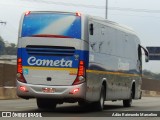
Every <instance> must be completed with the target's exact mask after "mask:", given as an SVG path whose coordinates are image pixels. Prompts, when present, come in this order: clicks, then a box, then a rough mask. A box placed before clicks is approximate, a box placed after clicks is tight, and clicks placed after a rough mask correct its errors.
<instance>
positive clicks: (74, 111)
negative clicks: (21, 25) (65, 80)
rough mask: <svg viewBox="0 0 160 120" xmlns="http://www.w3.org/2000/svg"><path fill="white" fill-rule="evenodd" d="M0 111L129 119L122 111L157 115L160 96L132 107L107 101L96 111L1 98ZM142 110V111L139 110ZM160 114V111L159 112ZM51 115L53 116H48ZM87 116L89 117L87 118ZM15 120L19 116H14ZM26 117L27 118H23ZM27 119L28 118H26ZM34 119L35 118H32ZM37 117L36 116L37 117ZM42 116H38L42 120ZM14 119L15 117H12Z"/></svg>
mask: <svg viewBox="0 0 160 120" xmlns="http://www.w3.org/2000/svg"><path fill="white" fill-rule="evenodd" d="M0 111H2V112H4V111H9V112H10V111H12V113H13V112H18V113H21V114H26V112H27V115H28V113H39V114H38V115H42V117H44V116H47V119H53V117H54V118H55V119H56V118H57V119H62V120H63V119H64V120H70V117H71V118H72V120H74V119H75V120H77V119H78V120H81V119H83V120H85V119H87V120H91V119H92V120H93V119H98V120H101V119H105V120H106V117H107V118H112V119H114V120H121V119H126V120H128V117H121V116H122V113H125V115H128V114H131V115H134V116H136V115H137V114H138V115H140V113H142V114H147V115H148V114H149V115H153V116H154V114H155V115H156V114H157V113H156V112H157V111H160V98H158V97H143V98H142V99H141V100H134V101H133V105H132V107H129V108H124V107H123V106H122V101H118V102H110V101H106V102H105V108H104V110H103V111H101V112H100V111H95V110H93V109H90V108H87V109H86V110H83V109H82V108H80V107H79V106H78V104H77V103H74V104H68V103H65V104H62V105H58V106H57V108H56V109H55V110H54V111H53V110H39V109H38V108H37V105H36V100H35V99H31V100H23V99H18V100H0ZM138 111H140V112H138ZM146 111H147V113H146ZM132 112H133V113H132ZM116 113H117V115H121V116H120V117H118V118H117V117H111V116H112V115H113V114H114V115H116ZM151 113H153V114H151ZM159 115H160V112H159ZM48 116H51V117H48ZM153 116H152V117H144V116H143V117H130V116H129V119H131V120H132V119H134V120H137V119H140V120H146V119H147V120H150V119H154V120H158V119H160V117H153ZM86 117H87V118H86ZM14 119H15V120H16V119H17V118H14ZM23 119H25V118H23ZM26 119H27V118H26ZM32 119H33V118H32ZM35 119H36V118H35ZM40 119H41V118H38V120H40ZM12 120H13V118H12Z"/></svg>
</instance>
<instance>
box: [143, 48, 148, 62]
mask: <svg viewBox="0 0 160 120" xmlns="http://www.w3.org/2000/svg"><path fill="white" fill-rule="evenodd" d="M141 48H142V49H143V50H144V54H145V62H149V52H148V51H147V49H145V48H144V47H142V46H141Z"/></svg>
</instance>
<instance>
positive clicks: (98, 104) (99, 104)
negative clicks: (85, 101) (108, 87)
mask: <svg viewBox="0 0 160 120" xmlns="http://www.w3.org/2000/svg"><path fill="white" fill-rule="evenodd" d="M104 101H105V87H104V86H102V88H101V93H100V98H99V101H98V102H95V103H94V107H95V108H96V110H98V111H102V110H103V108H104Z"/></svg>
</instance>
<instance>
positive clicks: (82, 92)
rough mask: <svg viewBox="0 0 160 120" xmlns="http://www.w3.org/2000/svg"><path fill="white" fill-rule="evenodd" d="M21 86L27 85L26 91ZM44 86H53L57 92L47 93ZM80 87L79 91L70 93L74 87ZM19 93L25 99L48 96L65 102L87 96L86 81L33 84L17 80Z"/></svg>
mask: <svg viewBox="0 0 160 120" xmlns="http://www.w3.org/2000/svg"><path fill="white" fill-rule="evenodd" d="M20 86H25V87H26V90H27V91H26V92H24V91H22V90H20V89H19V88H20ZM43 88H53V89H55V92H52V93H46V92H43ZM76 88H79V91H78V92H76V93H75V94H70V92H71V91H73V90H74V89H76ZM17 95H18V96H19V97H21V98H24V99H29V98H44V99H45V98H48V99H55V100H62V101H63V102H65V101H68V100H73V101H78V100H81V99H83V100H85V98H86V83H82V84H79V85H73V86H46V85H32V84H26V83H21V82H19V81H17Z"/></svg>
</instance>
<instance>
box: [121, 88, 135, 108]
mask: <svg viewBox="0 0 160 120" xmlns="http://www.w3.org/2000/svg"><path fill="white" fill-rule="evenodd" d="M132 96H133V91H132V90H131V94H130V99H127V100H123V106H124V107H131V106H132Z"/></svg>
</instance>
